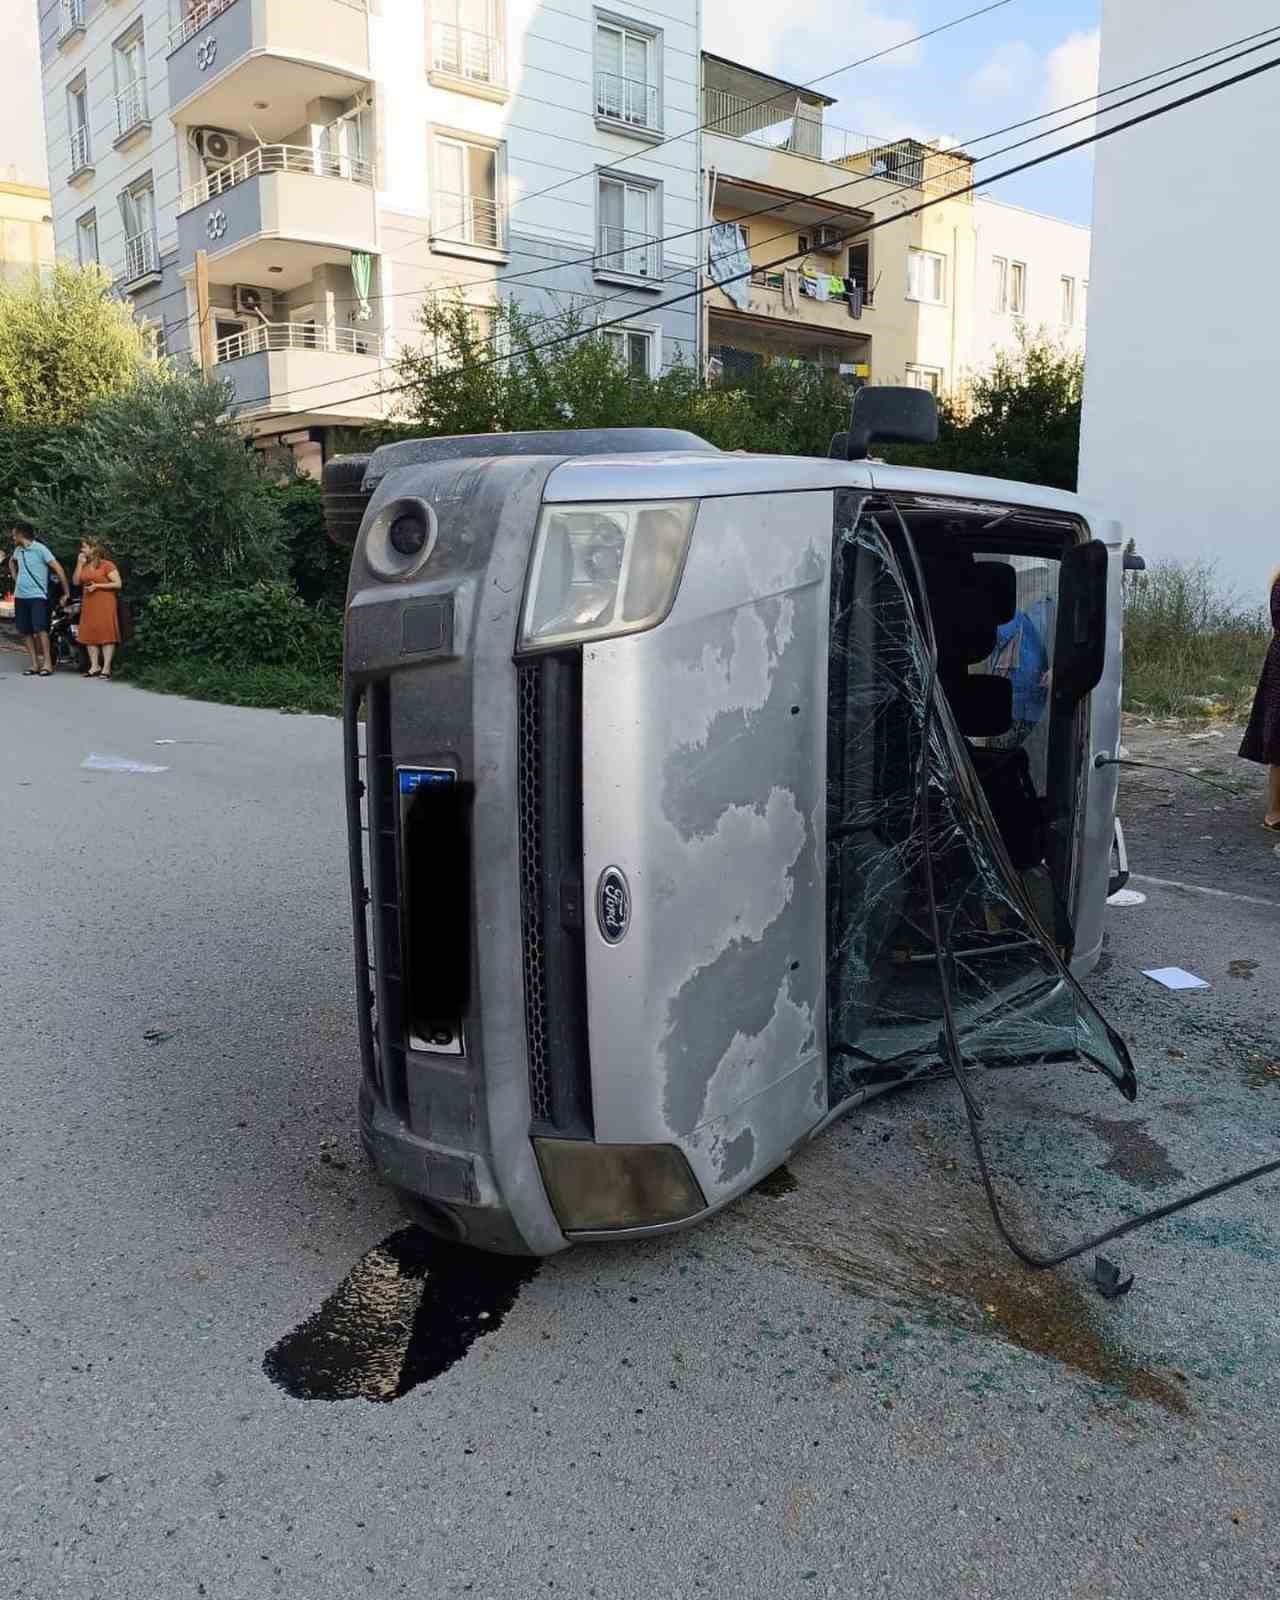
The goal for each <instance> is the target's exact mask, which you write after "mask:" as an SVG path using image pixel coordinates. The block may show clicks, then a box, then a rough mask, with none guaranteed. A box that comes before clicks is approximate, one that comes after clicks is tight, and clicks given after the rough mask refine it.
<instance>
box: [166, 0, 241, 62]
mask: <svg viewBox="0 0 1280 1600" xmlns="http://www.w3.org/2000/svg"><path fill="white" fill-rule="evenodd" d="M234 4H235V0H188V4H187V7H186V12H185V15H184V16H183V18H182V21H181V22H180V23H179V24H178V25H177V27H176V28H171V29H170V30H169V54H170V55H172V54H173V52H174V51H175V50H178V49H180V48H181V47H182V46H183V45H184V44H186V42H187V40H188V39H190V38H191V37H192V35H193V34H197V33H199V32H200V30H201V28H203V27H204V25H205V23H206V22H212V21H213V19H214V18H215V17H216V16H220V15H221V14H222V12H224V11H225V10H226V9H227V8H228V6H233V5H234Z"/></svg>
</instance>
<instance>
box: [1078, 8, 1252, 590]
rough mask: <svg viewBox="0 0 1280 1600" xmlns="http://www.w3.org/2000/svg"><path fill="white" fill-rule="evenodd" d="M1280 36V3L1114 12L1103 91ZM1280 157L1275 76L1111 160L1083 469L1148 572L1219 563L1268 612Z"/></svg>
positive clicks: (1119, 141) (1092, 325)
mask: <svg viewBox="0 0 1280 1600" xmlns="http://www.w3.org/2000/svg"><path fill="white" fill-rule="evenodd" d="M1276 21H1277V15H1276V6H1275V0H1221V3H1220V4H1218V5H1215V6H1204V5H1201V4H1198V3H1196V0H1105V5H1104V8H1103V27H1102V81H1103V83H1117V82H1122V81H1124V80H1126V79H1129V78H1134V77H1137V76H1139V75H1140V74H1142V73H1146V72H1153V71H1155V70H1157V69H1158V68H1161V67H1164V66H1166V65H1167V64H1168V62H1169V61H1171V60H1174V59H1179V58H1181V57H1184V56H1190V55H1193V54H1194V53H1196V52H1198V51H1202V50H1210V49H1213V48H1215V47H1218V46H1220V45H1221V44H1222V42H1223V40H1225V39H1234V38H1238V37H1240V36H1242V35H1244V34H1248V33H1252V32H1254V31H1256V30H1259V29H1263V28H1268V27H1272V26H1274V24H1275V23H1276ZM1255 59H1262V58H1255ZM1229 70H1236V71H1238V70H1239V68H1235V69H1229ZM1277 148H1280V93H1278V92H1277V86H1276V78H1275V75H1274V74H1271V75H1268V76H1263V77H1259V78H1257V79H1254V80H1253V81H1251V82H1248V83H1244V84H1240V85H1238V86H1236V87H1234V88H1231V89H1227V90H1224V91H1223V93H1221V94H1219V95H1214V96H1212V97H1210V98H1208V99H1206V100H1203V101H1201V102H1199V103H1198V104H1196V105H1193V106H1187V107H1185V108H1183V109H1181V110H1178V111H1175V112H1172V113H1171V114H1170V115H1168V116H1166V117H1160V118H1158V119H1157V120H1156V121H1154V122H1150V123H1148V124H1146V125H1145V126H1143V127H1140V128H1134V129H1132V130H1131V131H1129V132H1128V133H1124V134H1121V135H1120V136H1118V137H1117V138H1115V139H1109V140H1105V141H1103V142H1102V143H1101V144H1099V145H1098V147H1097V156H1096V161H1097V166H1096V175H1095V182H1094V251H1093V264H1092V269H1091V280H1090V296H1089V299H1090V304H1089V360H1088V365H1087V369H1086V374H1085V407H1084V430H1083V437H1082V443H1081V465H1080V487H1081V489H1082V490H1083V491H1084V493H1086V494H1088V495H1091V496H1094V497H1096V498H1097V499H1099V500H1102V501H1104V502H1105V503H1106V505H1107V507H1108V509H1109V510H1110V511H1111V512H1112V513H1114V514H1116V515H1118V516H1119V517H1120V518H1121V519H1123V521H1124V524H1125V529H1126V532H1127V533H1130V534H1133V535H1134V536H1135V537H1136V538H1137V540H1138V546H1139V549H1140V550H1142V552H1143V553H1144V554H1145V555H1146V556H1147V557H1148V559H1150V558H1151V557H1153V556H1172V557H1176V558H1178V559H1179V560H1195V559H1207V560H1213V561H1215V562H1216V563H1217V565H1218V570H1219V573H1220V576H1221V578H1222V580H1223V581H1224V582H1229V583H1230V584H1232V585H1234V586H1236V587H1238V588H1239V590H1240V591H1241V592H1242V593H1243V594H1244V595H1245V596H1247V597H1248V598H1249V599H1257V600H1258V601H1259V602H1261V601H1262V599H1263V598H1264V595H1265V590H1266V581H1267V577H1268V575H1269V573H1270V572H1271V570H1272V569H1273V568H1274V567H1275V566H1276V565H1277V564H1278V563H1280V518H1278V517H1277V512H1276V472H1275V439H1276V399H1275V388H1276V382H1275V380H1276V372H1277V370H1280V318H1278V317H1277V315H1276V308H1275V286H1274V277H1275V274H1274V270H1273V264H1274V261H1275V259H1276V256H1277V250H1278V249H1280V211H1277V208H1276V207H1275V205H1274V204H1273V203H1271V200H1270V199H1269V197H1270V195H1271V194H1272V192H1273V189H1274V178H1273V173H1272V167H1273V165H1274V161H1275V152H1276V150H1277ZM1194 245H1199V246H1200V248H1199V249H1194V248H1192V247H1193V246H1194ZM1210 496H1212V501H1210Z"/></svg>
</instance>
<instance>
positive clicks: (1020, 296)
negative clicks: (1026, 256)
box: [1009, 261, 1027, 317]
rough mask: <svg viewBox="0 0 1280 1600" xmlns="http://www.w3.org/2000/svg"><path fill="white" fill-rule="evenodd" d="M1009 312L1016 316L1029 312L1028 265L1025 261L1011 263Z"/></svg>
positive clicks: (1023, 315)
mask: <svg viewBox="0 0 1280 1600" xmlns="http://www.w3.org/2000/svg"><path fill="white" fill-rule="evenodd" d="M1009 314H1010V316H1014V317H1025V316H1026V314H1027V267H1026V263H1025V262H1023V261H1011V262H1010V263H1009Z"/></svg>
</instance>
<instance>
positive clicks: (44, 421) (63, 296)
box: [0, 265, 145, 429]
mask: <svg viewBox="0 0 1280 1600" xmlns="http://www.w3.org/2000/svg"><path fill="white" fill-rule="evenodd" d="M144 360H145V358H144V354H143V347H142V335H141V332H140V330H139V328H138V325H137V324H136V323H135V321H134V320H133V314H132V312H131V311H130V309H129V307H128V306H127V305H125V304H124V303H123V302H121V301H119V300H117V299H115V298H113V296H112V294H111V292H110V279H109V278H108V277H107V275H106V274H105V273H104V272H102V271H101V270H100V269H99V268H97V267H89V268H84V269H81V268H78V267H71V266H66V265H61V266H58V267H55V268H54V271H53V274H52V276H51V277H50V278H49V279H48V280H47V281H46V280H44V279H40V278H37V277H35V276H34V275H33V276H32V277H31V278H30V279H28V280H27V282H25V283H19V284H16V285H14V284H9V285H6V284H4V283H0V425H3V426H7V427H8V428H17V429H22V428H49V427H55V428H57V427H64V426H66V425H67V424H68V423H73V422H75V421H77V420H78V419H79V418H81V417H82V416H84V414H85V412H86V411H87V410H88V408H89V407H90V406H91V405H93V404H94V403H95V401H97V400H99V399H101V398H103V397H105V396H108V395H113V394H119V393H121V392H122V391H124V390H127V389H128V388H129V387H130V386H131V385H132V384H133V383H134V382H135V381H136V379H137V377H138V374H139V372H140V371H141V370H142V369H143V366H144Z"/></svg>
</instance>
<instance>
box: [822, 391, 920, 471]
mask: <svg viewBox="0 0 1280 1600" xmlns="http://www.w3.org/2000/svg"><path fill="white" fill-rule="evenodd" d="M839 437H840V435H839V434H837V435H836V438H837V439H838V438H839ZM833 442H834V441H833ZM937 442H938V402H937V399H936V398H935V397H934V396H933V395H932V394H931V393H930V392H929V390H928V389H908V388H894V387H891V386H888V385H886V386H885V387H883V388H879V387H876V386H875V385H868V386H867V387H866V388H865V389H859V390H858V392H857V394H855V395H854V397H853V408H852V411H851V412H850V416H849V432H848V434H847V435H846V445H845V452H846V453H845V458H844V459H845V460H846V461H865V460H866V459H867V455H868V453H869V452H870V449H871V446H872V445H873V444H937Z"/></svg>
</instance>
